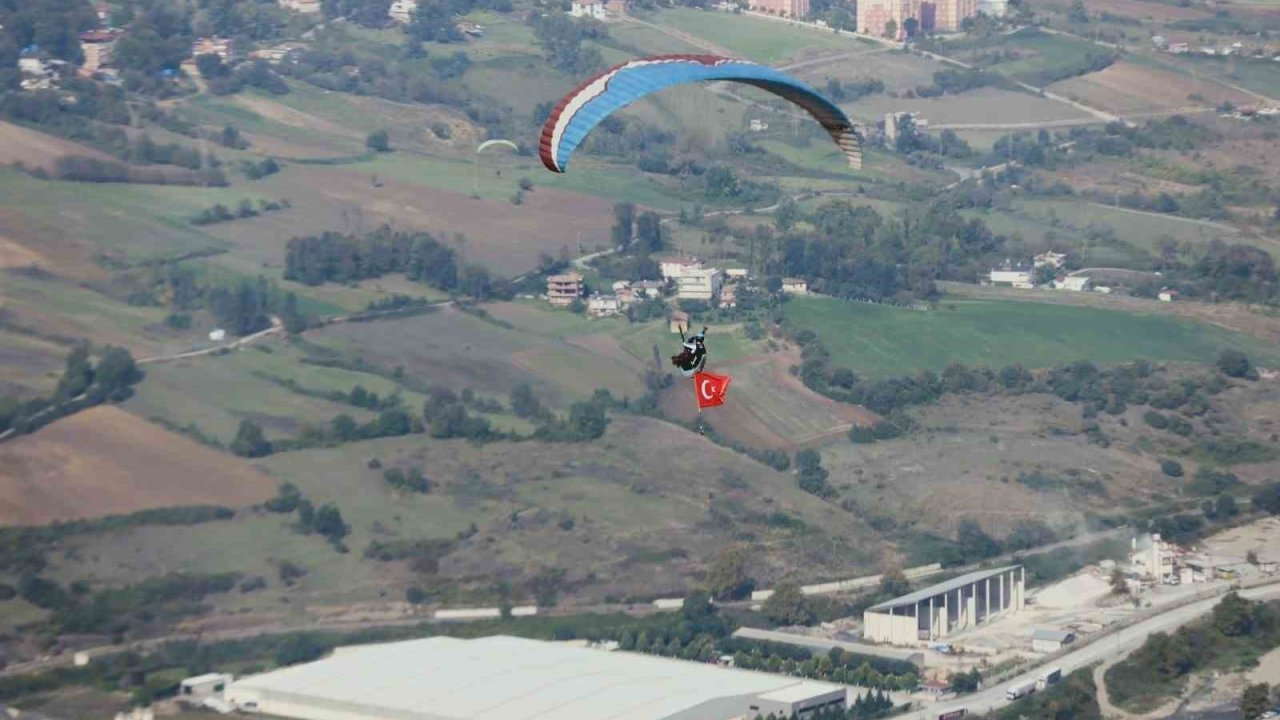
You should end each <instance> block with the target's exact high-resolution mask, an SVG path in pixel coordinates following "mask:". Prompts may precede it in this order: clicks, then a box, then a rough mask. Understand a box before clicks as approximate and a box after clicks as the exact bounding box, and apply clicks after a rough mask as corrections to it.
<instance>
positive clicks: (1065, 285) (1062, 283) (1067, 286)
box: [1053, 275, 1089, 292]
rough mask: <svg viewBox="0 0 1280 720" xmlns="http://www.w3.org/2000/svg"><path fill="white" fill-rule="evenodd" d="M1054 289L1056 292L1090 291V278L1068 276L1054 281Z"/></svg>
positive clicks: (1085, 276)
mask: <svg viewBox="0 0 1280 720" xmlns="http://www.w3.org/2000/svg"><path fill="white" fill-rule="evenodd" d="M1053 288H1054V289H1055V290H1072V291H1074V292H1084V291H1085V290H1088V289H1089V277H1088V276H1087V275H1066V276H1064V277H1060V278H1058V279H1057V280H1054V281H1053Z"/></svg>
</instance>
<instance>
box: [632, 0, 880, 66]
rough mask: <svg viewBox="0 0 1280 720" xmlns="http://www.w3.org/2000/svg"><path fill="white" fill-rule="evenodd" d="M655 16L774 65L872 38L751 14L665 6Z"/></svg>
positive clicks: (846, 47)
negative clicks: (860, 37)
mask: <svg viewBox="0 0 1280 720" xmlns="http://www.w3.org/2000/svg"><path fill="white" fill-rule="evenodd" d="M655 20H656V22H657V23H658V24H662V25H668V26H670V27H672V28H675V29H677V30H681V31H683V32H686V33H689V34H691V35H696V36H698V37H700V38H703V39H704V40H707V41H709V42H711V43H714V44H715V45H718V46H720V47H723V48H726V49H727V50H729V51H731V52H733V53H734V54H736V55H739V56H741V57H744V58H747V59H749V60H755V61H756V62H761V63H767V64H770V65H772V64H777V63H781V62H786V61H787V60H791V59H793V58H795V57H797V56H799V55H801V54H812V53H815V52H820V51H838V50H853V49H857V48H858V47H860V46H863V45H865V44H867V42H868V41H866V40H860V39H858V38H856V37H854V36H853V35H850V34H848V33H842V34H839V35H837V34H836V33H835V32H834V31H831V30H821V29H819V28H811V27H797V26H795V25H791V24H789V23H785V22H780V21H776V20H767V19H764V18H757V17H752V16H750V15H742V14H735V13H727V12H713V11H708V10H694V9H690V8H674V9H671V10H664V11H663V12H661V13H659V14H658V15H657V16H656V17H655ZM702 52H706V50H705V49H704V50H702Z"/></svg>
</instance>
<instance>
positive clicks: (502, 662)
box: [226, 636, 844, 720]
mask: <svg viewBox="0 0 1280 720" xmlns="http://www.w3.org/2000/svg"><path fill="white" fill-rule="evenodd" d="M843 689H844V688H843V686H840V685H832V684H827V683H818V682H813V681H808V680H801V679H798V678H793V677H786V676H781V675H770V674H767V673H762V672H751V671H745V670H734V669H729V668H723V667H719V666H717V665H712V664H707V663H697V662H688V661H681V660H673V659H668V658H662V657H655V656H650V655H641V654H636V653H628V652H609V651H606V650H600V649H593V648H588V647H584V646H581V645H574V644H570V643H554V642H543V641H539V640H527V639H523V638H515V637H507V636H494V637H487V638H479V639H473V640H463V639H458V638H450V637H433V638H425V639H421V640H409V641H404V642H395V643H386V644H380V645H365V646H356V647H348V648H339V649H338V650H336V651H335V652H334V653H333V654H332V655H330V656H329V657H326V658H323V659H321V660H317V661H315V662H311V663H306V664H304V665H295V666H293V667H287V668H283V669H280V670H275V671H272V672H268V673H265V674H262V675H255V676H252V677H247V678H242V679H241V680H239V681H237V682H235V683H232V684H231V686H230V687H229V688H228V689H227V695H226V696H227V699H228V700H230V701H231V702H232V703H233V704H234V705H236V706H237V707H239V708H241V709H246V710H248V709H252V710H256V711H257V712H260V713H263V714H266V715H274V716H279V717H287V718H300V719H303V720H340V719H345V718H350V719H352V720H355V719H357V718H359V719H361V720H552V719H555V720H559V719H560V718H574V720H606V719H607V720H723V718H729V717H738V716H741V715H742V714H743V712H744V711H746V710H747V707H748V706H749V704H750V703H753V702H756V701H757V700H756V699H766V698H765V696H768V695H771V694H777V697H776V699H779V700H781V699H784V698H785V699H787V700H801V699H804V698H809V697H815V696H818V695H822V694H824V693H832V692H835V691H842V690H843Z"/></svg>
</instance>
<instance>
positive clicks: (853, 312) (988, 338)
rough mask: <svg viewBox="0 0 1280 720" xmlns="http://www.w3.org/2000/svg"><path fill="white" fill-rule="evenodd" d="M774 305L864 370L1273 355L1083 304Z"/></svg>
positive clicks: (1204, 332) (875, 374) (890, 372)
mask: <svg viewBox="0 0 1280 720" xmlns="http://www.w3.org/2000/svg"><path fill="white" fill-rule="evenodd" d="M784 308H785V314H786V316H787V317H788V319H790V320H792V321H794V322H795V324H796V325H797V326H798V327H803V328H808V329H811V330H813V331H814V332H816V333H817V334H818V337H819V338H821V339H822V341H823V343H824V344H825V345H826V347H827V349H828V351H830V353H831V358H832V362H833V363H834V364H837V365H847V366H849V367H852V368H853V369H854V371H855V372H857V373H858V374H860V375H862V376H863V377H868V378H883V377H888V376H897V375H904V374H910V373H913V372H916V371H917V370H933V371H935V372H936V371H941V370H942V369H944V368H945V367H946V366H947V365H948V364H949V363H952V362H959V363H964V364H967V365H989V366H992V367H1000V366H1003V365H1008V364H1010V363H1021V364H1023V365H1025V366H1027V367H1030V368H1039V367H1049V366H1054V365H1061V364H1063V363H1069V362H1072V361H1074V360H1090V361H1093V362H1097V363H1114V362H1126V361H1129V360H1136V359H1139V358H1146V359H1149V360H1153V361H1162V360H1163V361H1170V360H1181V361H1188V362H1211V361H1212V360H1213V359H1215V358H1216V357H1217V355H1218V353H1219V352H1221V351H1222V350H1223V349H1225V348H1231V347H1234V348H1239V349H1241V350H1244V351H1245V352H1247V353H1251V354H1256V355H1258V357H1259V358H1267V359H1268V360H1269V359H1270V358H1273V357H1276V356H1277V353H1276V350H1275V349H1274V348H1273V347H1269V346H1268V345H1267V344H1266V343H1263V342H1261V341H1259V340H1256V339H1254V338H1252V337H1248V336H1244V335H1241V334H1239V333H1235V332H1232V331H1229V330H1225V329H1223V328H1220V327H1215V326H1211V325H1208V324H1204V323H1199V322H1189V321H1186V320H1182V319H1179V318H1172V317H1166V316H1159V315H1138V314H1131V313H1125V312H1118V311H1112V310H1101V309H1093V308H1082V307H1068V306H1061V305H1041V304H1036V303H1022V302H955V303H947V304H946V305H944V306H943V308H942V309H938V310H930V311H919V310H903V309H898V308H892V307H887V306H882V305H871V304H866V303H850V302H843V301H839V300H830V299H822V298H807V299H797V300H793V301H791V302H789V303H787V304H786V305H785V306H784ZM851 328H856V332H851V331H850V329H851Z"/></svg>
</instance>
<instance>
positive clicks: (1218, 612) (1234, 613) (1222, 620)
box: [1213, 592, 1253, 637]
mask: <svg viewBox="0 0 1280 720" xmlns="http://www.w3.org/2000/svg"><path fill="white" fill-rule="evenodd" d="M1213 626H1214V627H1215V628H1217V629H1218V632H1220V633H1222V634H1223V635H1226V636H1227V637H1241V636H1244V635H1248V634H1249V632H1250V631H1251V630H1252V629H1253V603H1251V602H1249V601H1248V600H1245V599H1244V598H1242V597H1240V594H1239V593H1237V592H1230V593H1227V595H1226V597H1224V598H1222V602H1220V603H1218V604H1217V605H1216V606H1215V607H1214V608H1213Z"/></svg>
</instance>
